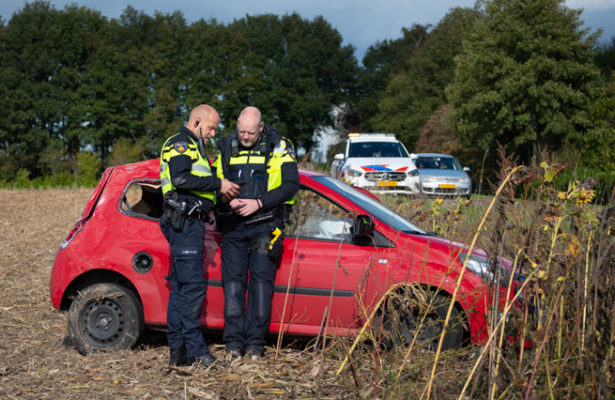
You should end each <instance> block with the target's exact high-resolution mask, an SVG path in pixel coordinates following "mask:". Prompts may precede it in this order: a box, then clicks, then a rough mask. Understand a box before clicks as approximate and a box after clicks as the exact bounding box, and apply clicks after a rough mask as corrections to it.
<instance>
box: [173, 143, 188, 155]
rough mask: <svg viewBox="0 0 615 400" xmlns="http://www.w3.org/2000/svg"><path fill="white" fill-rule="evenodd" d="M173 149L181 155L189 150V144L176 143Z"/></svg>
mask: <svg viewBox="0 0 615 400" xmlns="http://www.w3.org/2000/svg"><path fill="white" fill-rule="evenodd" d="M173 147H174V148H175V151H177V152H178V153H179V154H182V153H184V152H185V151H186V150H188V143H186V142H178V143H175V144H174V145H173Z"/></svg>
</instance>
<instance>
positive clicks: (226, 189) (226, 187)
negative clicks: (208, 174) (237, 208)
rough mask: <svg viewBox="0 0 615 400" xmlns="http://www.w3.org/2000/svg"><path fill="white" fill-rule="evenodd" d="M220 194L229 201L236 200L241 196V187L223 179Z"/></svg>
mask: <svg viewBox="0 0 615 400" xmlns="http://www.w3.org/2000/svg"><path fill="white" fill-rule="evenodd" d="M220 193H221V194H222V195H223V196H226V197H227V198H229V199H232V198H235V197H236V196H237V195H238V194H239V185H237V184H235V183H233V182H231V181H229V180H228V179H226V178H222V180H221V183H220Z"/></svg>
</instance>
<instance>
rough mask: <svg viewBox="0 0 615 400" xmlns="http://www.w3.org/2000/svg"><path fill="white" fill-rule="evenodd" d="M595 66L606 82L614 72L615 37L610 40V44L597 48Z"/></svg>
mask: <svg viewBox="0 0 615 400" xmlns="http://www.w3.org/2000/svg"><path fill="white" fill-rule="evenodd" d="M596 65H597V66H598V68H600V70H601V71H602V76H603V77H604V78H605V80H606V81H608V80H609V78H610V77H611V72H613V71H615V36H613V37H612V38H611V41H610V43H607V44H603V45H602V46H600V47H599V48H598V54H596Z"/></svg>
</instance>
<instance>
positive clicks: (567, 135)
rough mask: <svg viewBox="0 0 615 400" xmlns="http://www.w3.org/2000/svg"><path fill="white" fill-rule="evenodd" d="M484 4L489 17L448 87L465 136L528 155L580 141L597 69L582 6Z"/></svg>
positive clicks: (554, 1) (516, 1) (555, 0)
mask: <svg viewBox="0 0 615 400" xmlns="http://www.w3.org/2000/svg"><path fill="white" fill-rule="evenodd" d="M479 4H481V5H482V10H483V12H484V14H485V18H483V19H481V20H479V22H478V23H477V25H476V27H475V29H474V31H473V32H472V34H471V36H470V37H469V38H468V39H467V40H466V41H465V42H464V45H463V51H462V53H461V54H460V55H459V56H458V57H457V58H456V65H457V68H456V73H455V79H454V82H453V83H452V84H451V85H450V86H449V87H448V92H447V93H448V95H449V99H450V101H451V103H452V104H453V105H454V106H455V107H456V112H455V123H456V126H457V129H458V132H459V134H460V137H461V138H462V140H463V143H464V144H465V145H466V146H469V147H470V146H474V147H478V148H480V149H482V150H483V151H486V150H487V149H492V150H493V149H494V148H495V146H496V141H498V142H500V143H502V144H503V145H505V146H506V148H507V150H508V151H509V152H514V153H515V154H517V155H518V156H519V157H520V160H521V161H522V162H528V161H530V160H531V159H534V157H536V156H537V155H538V151H539V149H546V150H551V151H557V150H558V149H560V148H562V146H563V145H564V144H565V143H566V142H567V141H572V142H575V141H577V140H579V138H580V137H582V135H583V133H584V132H586V131H587V129H588V128H589V127H590V120H589V119H588V117H587V110H588V108H589V105H590V104H591V102H592V98H593V97H594V90H595V88H596V78H597V76H598V70H597V69H596V67H595V66H594V64H593V62H592V60H593V57H594V50H593V48H594V42H595V36H588V33H587V30H582V29H580V26H581V24H582V22H581V21H580V19H579V15H580V13H581V11H579V10H571V9H569V8H567V7H566V6H565V5H564V2H563V1H562V0H493V1H484V2H481V3H479ZM490 153H491V154H494V153H495V151H491V152H490Z"/></svg>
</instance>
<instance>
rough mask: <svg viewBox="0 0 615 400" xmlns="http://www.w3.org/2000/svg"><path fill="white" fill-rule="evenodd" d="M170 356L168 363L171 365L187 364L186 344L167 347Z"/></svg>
mask: <svg viewBox="0 0 615 400" xmlns="http://www.w3.org/2000/svg"><path fill="white" fill-rule="evenodd" d="M169 350H170V357H169V365H172V366H176V367H179V366H182V365H188V355H187V354H186V346H181V347H178V348H176V349H169Z"/></svg>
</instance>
